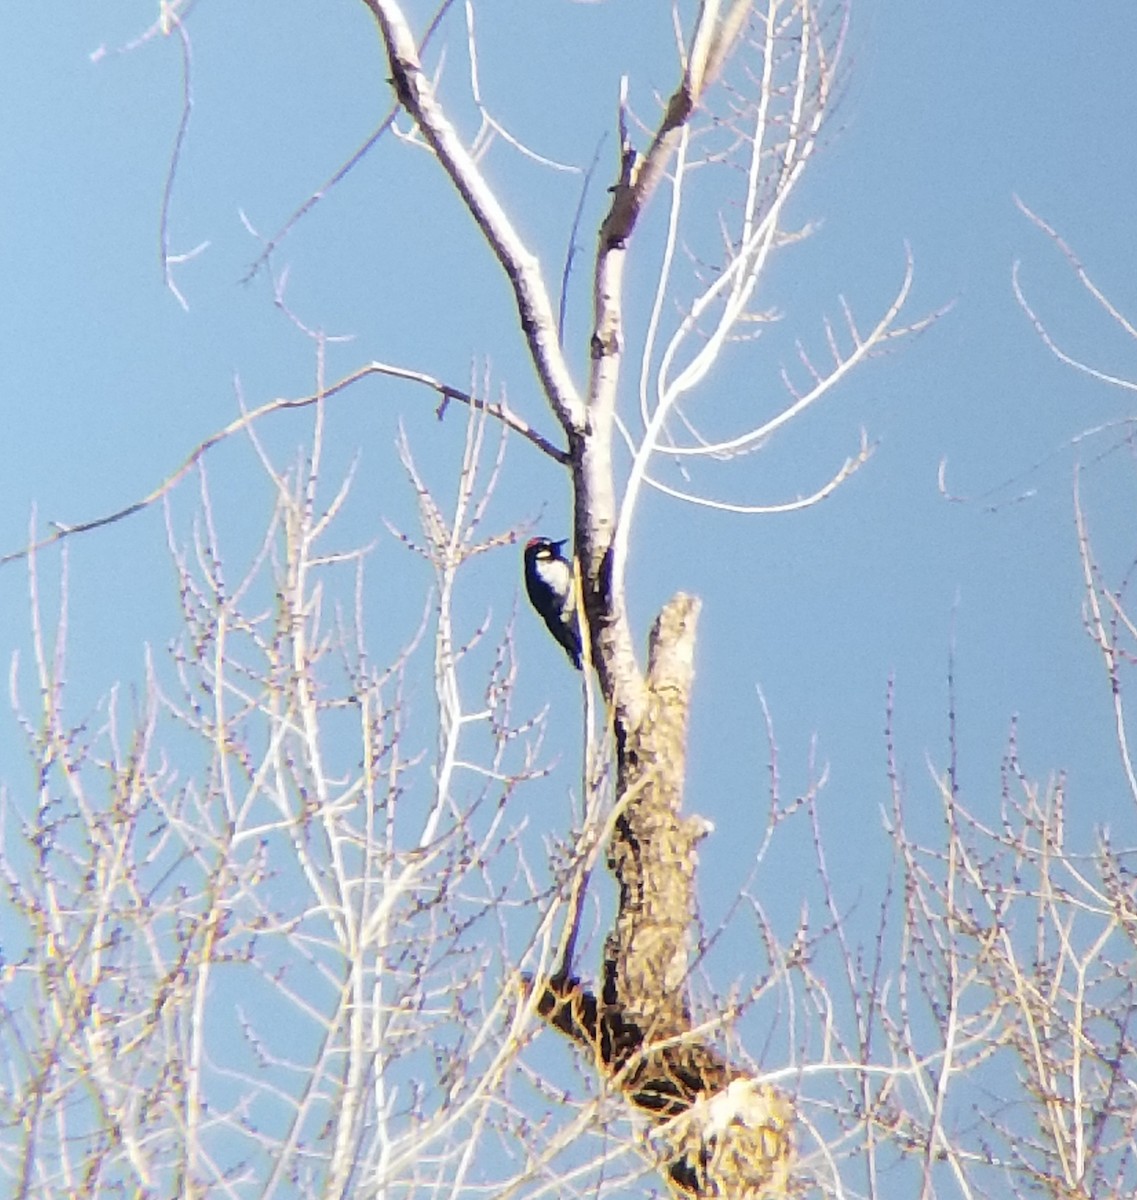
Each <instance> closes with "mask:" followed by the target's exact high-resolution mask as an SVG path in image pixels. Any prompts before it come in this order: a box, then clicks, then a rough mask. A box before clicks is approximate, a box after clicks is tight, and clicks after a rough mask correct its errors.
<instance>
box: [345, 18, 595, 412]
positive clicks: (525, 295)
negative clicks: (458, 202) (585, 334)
mask: <svg viewBox="0 0 1137 1200" xmlns="http://www.w3.org/2000/svg"><path fill="white" fill-rule="evenodd" d="M364 3H365V4H366V5H367V7H368V8H369V9H370V10H371V12H372V14H373V16H374V17H375V20H376V23H377V24H378V26H379V31H380V33H381V35H382V37H383V43H384V47H385V49H386V52H387V59H388V62H389V63H390V67H391V74H392V84H393V86H394V88H395V93H396V95H397V96H398V98H399V101H400V103H401V104H402V105H403V106H404V107H405V108H406V110H407V112H408V113H410V115H411V117H412V118H413V120H414V122H415V125H416V126H417V127H418V129H419V132H420V133H421V134H422V136H423V137H424V138H425V139H426V142H427V144H428V145H429V146H430V148H431V149H432V150H433V151H434V153H435V155H436V156H437V158H438V161H439V163H440V164H441V165H442V167H443V169H444V170H445V171H446V173H447V174H448V175H449V176H450V179H451V181H452V182H453V184H454V186H455V188H457V190H458V193H459V194H460V195H461V197H462V199H463V201H464V202H465V204H466V207H467V208H468V209H469V211H470V215H471V216H472V217H473V218H474V221H475V222H476V223H477V226H478V228H479V229H480V230H481V232H482V233H483V235H484V236H485V238H486V240H487V241H488V242H489V244H490V246H491V248H492V249H493V252H494V254H495V255H496V256H497V259H498V261H499V262H500V263H501V266H502V269H503V270H504V271H505V273H506V275H507V277H508V278H509V281H510V284H511V285H512V287H513V292H514V297H515V299H516V302H517V310H518V317H519V319H520V322H521V330H522V333H523V334H524V336H525V341H526V344H527V345H528V347H529V353H530V356H531V358H532V360H533V365H534V367H535V368H536V371H537V375H538V377H539V378H540V380H541V384H542V387H543V388H544V390H545V395H546V397H547V398H548V401H549V403H550V405H551V406H552V408H553V411H554V412H555V413H556V415H557V418H558V419H559V420H560V422H561V425H562V427H563V428H564V430H565V432H566V433H568V434H570V435H571V434H577V435H579V434H581V433H583V431H584V429H585V427H586V416H585V411H584V407H583V404H582V403H581V400H580V396H579V393H578V391H577V388H576V386H575V384H574V383H573V381H572V377H571V375H570V373H569V370H568V364H567V363H566V361H565V358H564V353H563V351H562V349H561V346H560V343H559V341H558V339H557V322H556V315H555V313H554V312H553V306H552V304H551V302H550V300H549V293H548V290H547V288H546V285H545V281H544V279H543V278H542V275H541V265H540V262H539V261H538V259H537V258H536V257H535V256H534V254H533V253H532V251H530V250H529V249H528V247H527V246H526V245H525V243H524V242H523V241H522V239H521V236H520V234H518V232H517V230H516V229H515V228H514V226H513V223H512V222H511V221H510V219H509V217H508V215H507V214H506V212H505V209H504V208H502V206H501V204H500V202H499V201H498V199H497V196H496V195H495V194H494V192H493V191H492V189H491V188H490V186H489V185H488V184H487V183H486V181H485V179H484V177H483V176H482V174H481V172H480V171H479V169H478V166H477V163H476V162H475V161H474V159H473V157H472V156H471V154H470V152H469V151H468V150H467V149H466V147H465V146H464V145H463V144H462V141H461V139H460V138H459V137H458V134H457V132H456V131H455V129H454V127H453V125H452V124H451V123H450V121H449V119H448V118H447V117H446V114H445V112H444V111H443V109H442V107H441V106H440V105H439V103H438V102H437V100H436V99H435V95H434V89H433V88H432V86H431V84H430V81H429V79H428V78H427V77H426V74H425V72H424V71H423V69H422V64H421V61H420V59H419V53H418V48H417V46H416V44H415V40H414V38H413V36H412V35H411V31H410V27H409V26H408V24H407V21H406V18H405V17H404V15H403V12H402V9H401V8H400V7H399V5H398V4H396V3H394V0H364Z"/></svg>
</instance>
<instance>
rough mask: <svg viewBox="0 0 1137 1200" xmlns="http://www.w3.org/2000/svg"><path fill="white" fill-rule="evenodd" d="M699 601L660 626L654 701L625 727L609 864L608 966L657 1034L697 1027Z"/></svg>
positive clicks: (684, 604) (629, 1006)
mask: <svg viewBox="0 0 1137 1200" xmlns="http://www.w3.org/2000/svg"><path fill="white" fill-rule="evenodd" d="M698 613H699V602H698V601H697V600H695V599H694V598H692V597H689V596H682V595H680V596H676V597H675V598H674V599H673V600H671V601H670V603H669V604H668V605H667V607H666V608H665V609H664V610H663V612H662V613H661V614H660V616H659V618H658V620H657V621H656V623H655V626H654V628H653V629H652V634H651V642H650V649H649V659H648V673H647V681H646V685H647V703H646V705H645V708H644V711H643V714H642V716H641V717H640V719H639V721H638V722H637V723H636V724H635V725H634V726H632V727H631V728H627V729H622V730H620V729H618V730H617V736H618V737H619V739H620V740H619V744H618V747H617V750H618V782H617V796H618V800H617V803H618V804H619V805H620V806H621V808H622V812H621V814H620V816H619V818H618V820H617V822H616V827H615V832H614V835H613V838H612V842H611V845H610V847H609V854H608V866H609V868H610V869H611V870H612V872H613V873H614V875H615V876H616V881H617V883H618V884H619V888H620V906H619V911H618V914H617V917H616V928H615V930H614V931H613V933H612V935H611V937H610V938H609V943H608V949H607V953H606V958H607V970H606V974H607V976H608V978H609V980H610V983H611V986H613V987H614V988H615V991H616V995H617V996H618V997H619V998H620V1001H621V1003H622V1005H623V1008H624V1010H625V1012H626V1013H627V1014H628V1016H629V1017H630V1018H631V1019H632V1020H633V1021H635V1022H636V1024H638V1025H639V1026H640V1028H641V1029H643V1031H644V1034H645V1035H646V1036H647V1037H648V1038H649V1039H650V1040H652V1041H660V1040H662V1039H664V1038H670V1037H674V1036H676V1035H677V1034H680V1033H682V1032H683V1031H685V1030H686V1029H687V1028H689V1026H690V1023H691V1022H690V1014H689V1012H688V1008H687V999H686V990H687V989H686V980H687V968H688V963H689V960H690V933H691V929H692V924H693V921H694V917H695V905H694V884H695V861H696V856H695V843H696V842H697V840H698V837H699V834H700V832H701V827H700V826H699V825H698V824H697V823H696V822H692V821H684V820H683V818H682V815H681V808H682V804H683V783H684V779H685V776H686V751H687V714H688V711H689V707H690V694H691V681H692V678H693V676H694V653H695V626H696V621H697V619H698Z"/></svg>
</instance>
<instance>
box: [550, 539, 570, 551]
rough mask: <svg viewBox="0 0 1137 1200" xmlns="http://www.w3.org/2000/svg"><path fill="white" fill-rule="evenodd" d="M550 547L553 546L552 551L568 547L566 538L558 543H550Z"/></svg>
mask: <svg viewBox="0 0 1137 1200" xmlns="http://www.w3.org/2000/svg"><path fill="white" fill-rule="evenodd" d="M550 545H551V546H553V548H554V549H556V550H559V549H560V548H561V547H562V546H567V545H568V538H561V540H560V541H559V542H551V543H550Z"/></svg>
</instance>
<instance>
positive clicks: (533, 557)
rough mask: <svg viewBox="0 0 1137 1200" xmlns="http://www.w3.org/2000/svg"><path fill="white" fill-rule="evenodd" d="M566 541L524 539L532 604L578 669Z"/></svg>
mask: <svg viewBox="0 0 1137 1200" xmlns="http://www.w3.org/2000/svg"><path fill="white" fill-rule="evenodd" d="M567 540H568V539H567V538H566V539H565V541H567ZM565 541H560V542H551V541H549V539H548V538H530V539H529V541H527V542H526V543H525V590H526V591H527V592H528V593H529V602H530V604H532V605H533V607H534V608H535V609H536V610H537V612H538V614H539V615H540V617H541V619H542V620H543V621H544V622H545V624H546V625H547V626H548V627H549V632H550V633H551V634H552V635H553V637H555V638H556V639H557V641H558V642H560V644H561V645H562V646H563V647H564V648H565V653H566V654H567V655H568V656H569V658H571V659H572V665H573V666H574V667H576V669H577V670H578V671H579V670H580V625H579V624H578V622H577V619H576V608H575V605H574V603H573V601H574V599H575V597H574V596H573V585H572V563H571V562H569V560H568V559H567V558H565V556H564V554H562V553H561V547H562V546H564V544H565Z"/></svg>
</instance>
